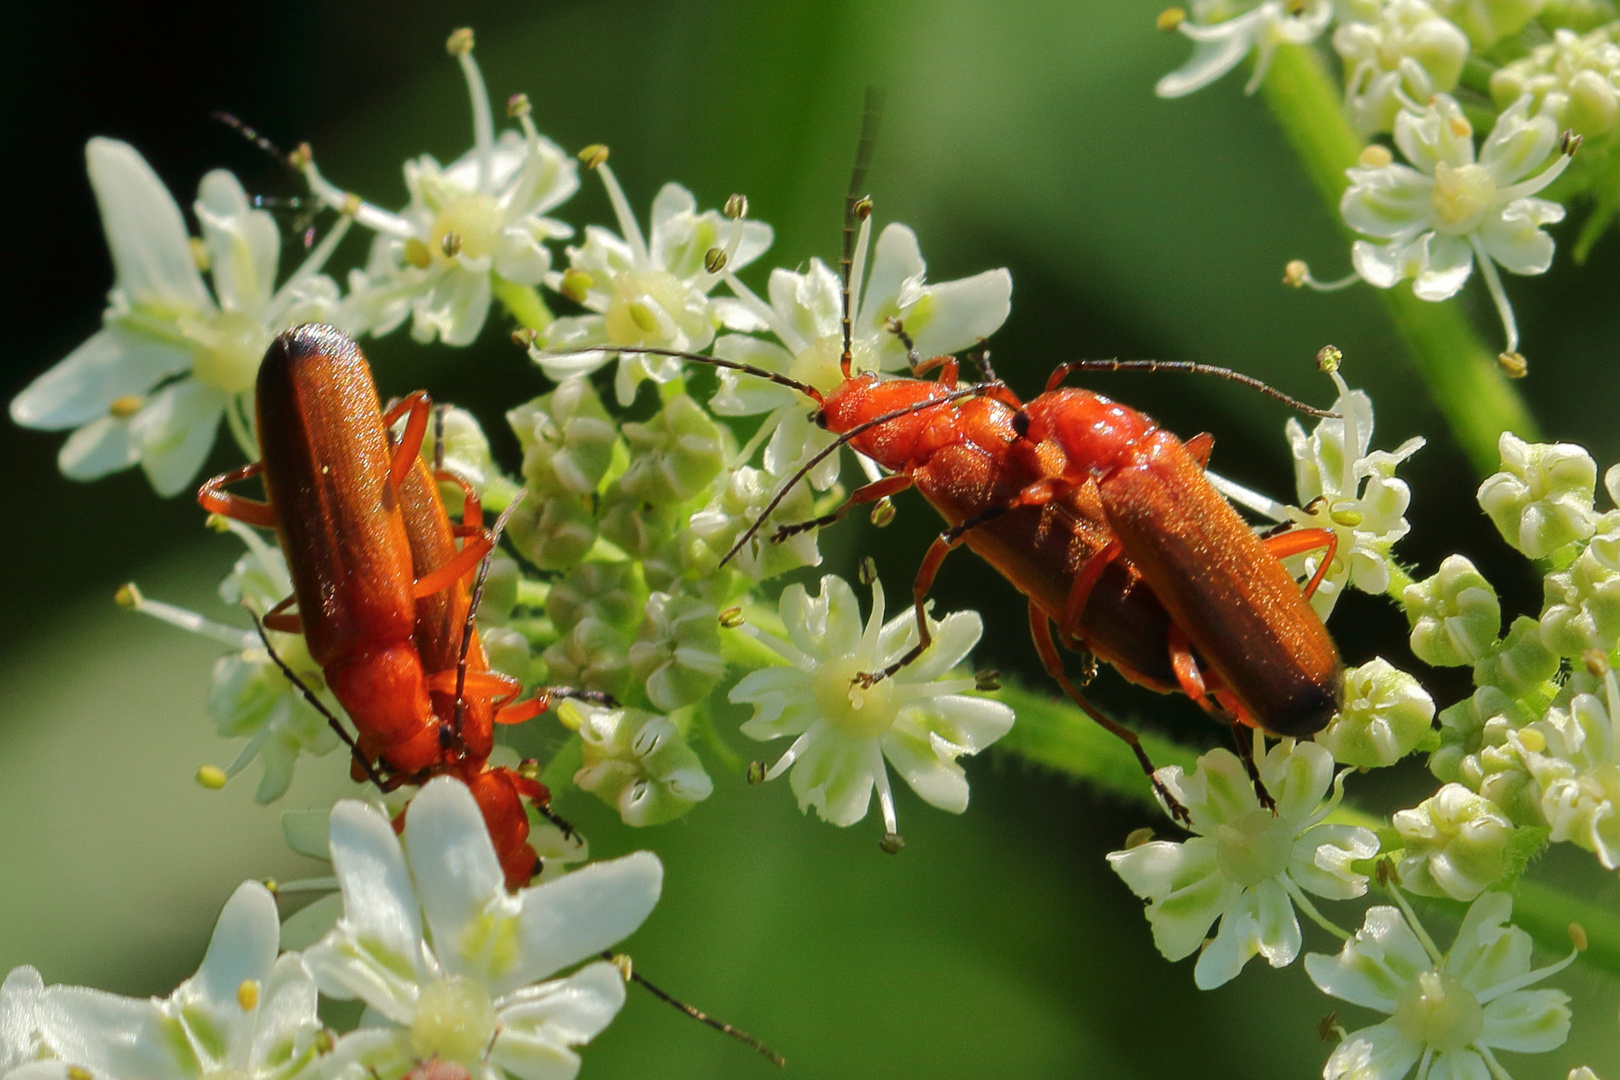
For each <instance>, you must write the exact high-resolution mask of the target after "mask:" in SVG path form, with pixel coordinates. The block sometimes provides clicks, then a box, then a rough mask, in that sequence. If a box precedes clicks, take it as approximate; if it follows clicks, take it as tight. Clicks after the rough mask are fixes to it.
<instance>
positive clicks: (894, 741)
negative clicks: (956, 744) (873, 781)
mask: <svg viewBox="0 0 1620 1080" xmlns="http://www.w3.org/2000/svg"><path fill="white" fill-rule="evenodd" d="M883 756H884V757H886V758H888V760H889V764H891V765H893V766H894V770H895V772H897V773H899V774H900V776H901V778H902V779H904V780H905V782H906V783H908V784H910V785H911V789H912V790H913V791H915V792H916V793H917V794H918V795H919V796H921V797H922V800H923V801H924V802H926V803H928V804H929V805H930V806H937V807H939V808H940V809H941V810H947V811H949V812H950V813H953V814H960V813H961V812H962V811H964V810H966V809H967V805H968V783H967V776H966V775H965V774H964V773H963V772H962V767H961V766H960V765H958V764H956V762H955V760H954V758H953V757H952V756H950V755H941V754H940V753H938V752H937V751H936V750H935V748H934V745H933V744H932V743H931V742H930V741H929V739H928V737H927V736H926V735H919V734H917V733H913V732H909V731H903V730H901V729H900V725H899V724H896V725H895V727H894V728H891V729H890V730H889V731H888V732H887V733H886V734H885V735H884V736H883Z"/></svg>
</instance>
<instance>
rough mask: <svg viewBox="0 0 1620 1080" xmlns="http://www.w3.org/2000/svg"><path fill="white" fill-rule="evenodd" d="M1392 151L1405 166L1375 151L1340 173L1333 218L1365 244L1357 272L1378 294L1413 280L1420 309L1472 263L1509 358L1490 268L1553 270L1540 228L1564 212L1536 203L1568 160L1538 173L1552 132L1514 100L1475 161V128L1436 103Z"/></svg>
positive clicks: (1507, 309) (1497, 283) (1551, 147)
mask: <svg viewBox="0 0 1620 1080" xmlns="http://www.w3.org/2000/svg"><path fill="white" fill-rule="evenodd" d="M1395 145H1396V146H1398V147H1399V148H1400V151H1401V153H1402V154H1403V155H1405V157H1406V160H1407V161H1408V162H1410V163H1411V164H1409V165H1402V164H1398V163H1396V162H1394V161H1393V160H1392V159H1391V157H1390V154H1389V151H1388V150H1385V149H1384V148H1383V147H1381V146H1376V145H1375V146H1370V147H1368V148H1367V150H1366V151H1364V152H1363V154H1362V161H1361V165H1360V166H1358V167H1356V168H1353V169H1348V170H1346V171H1347V173H1348V174H1349V177H1350V187H1349V188H1348V189H1347V190H1346V191H1345V193H1344V197H1343V198H1342V199H1341V200H1340V203H1339V209H1340V212H1341V213H1342V214H1343V215H1344V220H1345V222H1346V224H1348V225H1349V226H1350V227H1351V228H1352V229H1354V230H1356V231H1357V232H1359V233H1361V234H1363V235H1364V236H1369V237H1372V239H1371V240H1357V241H1356V242H1355V243H1354V244H1353V245H1352V246H1351V248H1350V257H1351V260H1352V261H1353V262H1354V263H1355V267H1356V273H1358V274H1360V275H1361V277H1362V278H1364V279H1365V280H1366V281H1368V282H1370V283H1371V284H1373V285H1376V286H1378V287H1379V288H1380V289H1388V288H1390V287H1392V286H1394V285H1396V284H1398V283H1400V282H1401V281H1404V280H1405V279H1407V278H1411V279H1413V280H1412V292H1413V293H1414V294H1415V295H1416V296H1417V297H1418V298H1419V299H1420V300H1445V299H1447V298H1448V297H1451V296H1454V295H1456V293H1457V290H1459V289H1461V288H1462V287H1463V285H1464V284H1465V283H1466V282H1467V281H1468V278H1469V276H1470V275H1471V274H1472V273H1473V272H1474V263H1475V259H1476V258H1477V259H1478V262H1479V269H1480V273H1481V274H1482V275H1483V276H1484V278H1485V284H1486V287H1487V288H1488V289H1489V290H1490V294H1491V299H1492V300H1494V301H1495V303H1496V308H1497V313H1498V314H1499V315H1500V316H1501V318H1502V327H1503V330H1504V331H1505V333H1506V336H1507V348H1506V351H1507V352H1509V353H1513V352H1516V351H1517V350H1518V347H1519V330H1518V326H1517V324H1516V323H1515V322H1514V319H1513V308H1512V306H1511V305H1510V304H1509V303H1508V299H1507V294H1506V293H1505V292H1503V291H1502V281H1501V278H1500V277H1499V276H1498V275H1497V273H1496V267H1497V265H1501V266H1502V267H1504V268H1505V269H1507V270H1510V271H1512V272H1513V273H1515V274H1541V273H1545V272H1546V270H1547V268H1548V267H1549V266H1551V265H1552V257H1553V240H1552V237H1550V236H1548V235H1547V234H1546V233H1545V232H1543V231H1542V226H1545V225H1551V224H1554V223H1556V222H1559V221H1562V220H1563V219H1564V208H1563V207H1562V206H1560V205H1558V204H1557V203H1555V202H1548V201H1547V200H1546V199H1538V198H1535V197H1534V196H1535V194H1536V192H1538V191H1540V190H1541V189H1542V188H1544V187H1546V186H1547V185H1548V184H1550V183H1552V182H1553V181H1554V180H1556V179H1557V178H1558V176H1559V174H1560V173H1562V172H1563V171H1564V168H1565V167H1566V166H1567V165H1568V164H1569V156H1568V154H1567V153H1558V154H1556V157H1555V159H1554V160H1553V162H1552V164H1550V165H1548V166H1547V167H1546V168H1542V165H1543V164H1544V163H1545V162H1546V161H1547V158H1548V156H1549V155H1553V154H1554V152H1555V151H1556V150H1557V149H1558V128H1557V126H1556V125H1555V124H1554V123H1553V121H1552V119H1551V118H1550V117H1547V116H1545V115H1536V116H1532V115H1530V99H1529V98H1528V97H1523V98H1520V99H1519V100H1518V101H1515V102H1514V103H1513V104H1512V105H1511V106H1509V107H1508V108H1507V110H1506V111H1504V112H1503V113H1502V115H1501V116H1499V117H1497V120H1496V126H1495V127H1494V128H1492V129H1491V134H1490V137H1489V138H1487V139H1486V140H1485V144H1484V146H1483V147H1481V149H1480V151H1479V156H1478V158H1477V160H1476V158H1475V154H1474V129H1473V126H1472V125H1471V124H1469V122H1468V118H1467V117H1466V116H1464V115H1463V111H1462V107H1461V106H1460V105H1458V104H1457V102H1456V100H1455V99H1453V98H1452V97H1450V96H1449V95H1446V94H1436V95H1435V96H1434V97H1433V98H1432V99H1431V100H1430V102H1429V104H1428V105H1427V106H1426V107H1425V108H1424V109H1423V111H1422V112H1410V111H1403V112H1401V114H1400V115H1399V116H1397V117H1396V118H1395ZM1537 169H1541V171H1540V172H1539V173H1536V174H1535V175H1534V176H1532V175H1531V174H1532V173H1534V172H1535V170H1537Z"/></svg>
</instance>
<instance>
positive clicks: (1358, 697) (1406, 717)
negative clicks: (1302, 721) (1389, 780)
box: [1316, 656, 1439, 769]
mask: <svg viewBox="0 0 1620 1080" xmlns="http://www.w3.org/2000/svg"><path fill="white" fill-rule="evenodd" d="M1433 719H1434V699H1433V698H1431V697H1430V696H1429V692H1428V691H1427V690H1425V689H1423V686H1422V684H1421V683H1419V682H1418V681H1417V679H1415V678H1413V677H1412V676H1411V675H1408V674H1407V673H1406V672H1404V671H1401V670H1400V669H1399V668H1397V667H1395V666H1394V665H1392V664H1391V663H1390V662H1389V661H1387V660H1385V659H1384V658H1383V657H1381V656H1375V657H1373V658H1372V659H1371V660H1369V661H1367V662H1366V663H1365V664H1361V665H1359V666H1357V667H1353V668H1349V669H1348V670H1346V671H1345V673H1344V705H1343V707H1342V708H1340V709H1339V711H1338V713H1337V714H1335V715H1334V717H1333V719H1332V720H1330V721H1328V725H1327V727H1325V728H1323V729H1322V730H1321V731H1319V732H1317V733H1316V741H1317V742H1318V743H1319V744H1321V745H1322V746H1325V747H1327V749H1328V752H1329V753H1331V754H1332V755H1333V760H1335V761H1337V762H1340V763H1341V764H1344V765H1351V766H1354V767H1355V768H1358V769H1378V768H1383V767H1384V766H1387V765H1393V764H1395V763H1396V762H1397V761H1399V760H1400V759H1401V758H1403V757H1405V756H1406V755H1407V754H1410V753H1411V752H1412V751H1413V750H1416V749H1418V748H1419V747H1421V746H1428V747H1430V748H1431V749H1432V748H1433V747H1434V746H1437V745H1438V744H1439V738H1438V736H1436V735H1435V733H1434V729H1433V728H1432V727H1431V726H1430V721H1432V720H1433Z"/></svg>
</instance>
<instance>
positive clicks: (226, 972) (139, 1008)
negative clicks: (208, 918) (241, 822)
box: [38, 881, 321, 1080]
mask: <svg viewBox="0 0 1620 1080" xmlns="http://www.w3.org/2000/svg"><path fill="white" fill-rule="evenodd" d="M280 940H281V920H280V917H279V916H278V915H277V913H276V902H275V900H274V898H272V897H271V895H270V892H269V890H267V889H266V888H265V887H264V886H263V885H260V884H259V883H258V882H256V881H247V882H243V883H242V884H241V885H240V886H239V887H238V888H237V890H236V892H235V893H233V894H232V895H231V898H230V900H229V901H228V902H227V903H226V905H225V910H223V911H221V912H220V914H219V923H218V924H217V925H216V926H215V927H214V936H213V938H212V939H211V940H210V941H209V943H208V952H207V955H205V956H204V957H203V962H202V967H200V968H198V969H197V974H195V975H193V976H192V977H191V978H189V979H187V980H186V981H185V982H183V983H181V984H180V986H179V988H178V989H176V990H175V992H174V993H173V994H171V995H169V996H168V997H167V998H127V997H122V996H120V995H118V994H108V993H105V992H103V991H100V990H91V989H88V988H85V987H80V986H53V987H50V988H49V989H47V990H46V991H45V992H44V993H43V995H42V996H41V997H40V999H39V1005H38V1019H39V1030H40V1035H41V1038H42V1039H43V1041H44V1043H45V1045H46V1046H47V1047H48V1048H49V1049H50V1051H51V1052H52V1053H53V1054H55V1055H56V1056H57V1057H59V1058H61V1059H62V1060H64V1061H69V1062H72V1063H74V1064H76V1065H79V1066H81V1067H83V1068H84V1069H88V1070H89V1071H90V1072H91V1073H92V1074H94V1075H97V1076H116V1077H120V1078H122V1080H203V1078H205V1077H206V1078H217V1077H221V1076H231V1077H236V1078H240V1080H292V1078H293V1077H298V1076H307V1075H309V1066H310V1065H311V1064H312V1063H313V1062H314V1061H315V1060H316V1054H317V1046H318V1044H319V1036H320V1033H321V1022H320V1018H319V1017H318V1016H317V1015H316V1013H315V997H316V995H315V984H314V982H313V981H312V980H311V979H310V977H309V973H308V972H307V971H305V970H304V965H303V963H302V962H301V961H300V960H299V958H298V956H297V955H296V954H293V953H288V954H286V955H284V956H282V957H281V958H280V959H277V957H276V950H277V946H278V945H279V943H280Z"/></svg>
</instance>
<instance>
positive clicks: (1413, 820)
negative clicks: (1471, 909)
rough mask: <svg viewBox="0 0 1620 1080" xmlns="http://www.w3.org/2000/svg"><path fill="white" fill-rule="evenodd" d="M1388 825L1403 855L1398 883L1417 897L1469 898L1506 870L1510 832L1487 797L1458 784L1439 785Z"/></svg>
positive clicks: (1512, 831) (1504, 817) (1510, 824)
mask: <svg viewBox="0 0 1620 1080" xmlns="http://www.w3.org/2000/svg"><path fill="white" fill-rule="evenodd" d="M1390 823H1391V824H1392V825H1394V826H1395V831H1396V832H1398V833H1400V836H1401V843H1402V845H1403V846H1404V849H1405V854H1404V855H1402V856H1401V863H1400V866H1399V867H1398V870H1399V873H1400V879H1401V882H1402V884H1404V885H1405V886H1406V888H1407V889H1409V890H1411V891H1412V892H1415V893H1418V894H1420V895H1422V896H1449V897H1451V898H1452V899H1453V900H1472V899H1474V898H1475V897H1476V896H1478V895H1479V894H1480V893H1482V892H1484V891H1485V890H1486V889H1487V888H1489V887H1490V886H1492V885H1494V884H1496V883H1497V882H1498V881H1501V880H1502V878H1503V875H1505V874H1506V873H1507V872H1508V870H1509V868H1510V863H1509V859H1510V856H1511V855H1513V854H1514V852H1513V845H1514V837H1515V833H1516V830H1515V828H1514V825H1513V822H1511V821H1509V820H1508V818H1507V815H1505V814H1503V813H1502V811H1501V809H1500V808H1499V807H1497V805H1496V804H1495V803H1493V802H1491V800H1489V799H1487V798H1485V797H1483V796H1480V795H1475V794H1474V793H1473V792H1472V791H1469V790H1468V789H1467V788H1465V787H1463V786H1462V785H1461V784H1444V785H1442V786H1441V788H1440V790H1439V791H1437V792H1435V793H1434V794H1433V795H1431V796H1430V797H1429V798H1427V799H1424V800H1423V801H1422V802H1421V803H1419V804H1418V805H1417V806H1415V807H1413V808H1412V809H1410V810H1397V811H1396V812H1395V814H1394V815H1393V816H1392V817H1391V819H1390Z"/></svg>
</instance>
